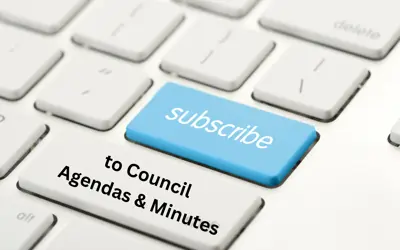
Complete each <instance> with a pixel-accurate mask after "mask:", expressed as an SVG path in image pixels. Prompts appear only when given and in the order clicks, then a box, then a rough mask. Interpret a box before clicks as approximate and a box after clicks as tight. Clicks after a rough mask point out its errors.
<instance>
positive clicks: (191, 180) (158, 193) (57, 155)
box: [19, 131, 263, 250]
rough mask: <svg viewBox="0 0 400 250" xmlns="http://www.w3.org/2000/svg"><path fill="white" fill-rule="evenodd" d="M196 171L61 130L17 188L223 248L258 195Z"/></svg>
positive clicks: (199, 245)
mask: <svg viewBox="0 0 400 250" xmlns="http://www.w3.org/2000/svg"><path fill="white" fill-rule="evenodd" d="M49 155H51V157H49ZM203 170H204V169H200V168H198V167H196V166H195V165H191V164H190V163H187V162H184V161H176V159H173V158H171V156H166V155H163V154H160V153H157V152H155V151H152V150H148V149H145V148H144V147H142V146H139V145H133V144H131V145H125V147H121V146H118V145H115V144H110V143H107V142H105V141H104V140H99V139H96V138H95V137H94V136H89V135H85V133H79V134H77V133H76V132H67V131H65V132H64V133H63V134H60V135H59V136H58V137H54V139H53V140H52V141H51V142H50V143H49V144H48V147H46V148H45V149H44V151H43V154H41V155H39V156H37V157H35V159H33V162H31V164H30V166H28V167H27V168H26V170H25V171H24V172H23V173H22V174H21V175H20V178H19V185H20V187H21V188H22V189H23V190H26V191H29V192H32V193H35V194H37V195H39V196H41V197H46V198H48V199H50V200H53V201H57V202H61V203H63V204H66V205H68V206H69V207H73V208H75V209H79V210H83V211H85V212H87V213H90V214H92V215H95V216H98V217H100V218H103V219H107V220H108V221H112V222H115V223H118V224H119V225H122V226H125V227H128V228H131V229H136V230H139V231H141V232H144V233H146V234H149V235H152V236H155V237H157V238H160V239H163V240H166V241H169V242H172V243H174V244H176V245H179V246H181V247H184V248H190V249H199V250H215V249H221V250H225V249H226V248H227V247H228V246H229V245H230V244H231V243H232V242H233V241H234V239H235V237H236V236H238V234H239V233H240V232H241V230H242V229H243V228H244V227H245V226H246V225H247V224H248V223H249V222H250V220H251V219H252V218H253V217H254V216H256V214H257V213H258V212H259V211H260V209H261V208H262V205H263V200H262V199H261V198H260V197H259V196H258V195H257V194H255V193H253V192H251V191H250V190H248V189H246V188H245V187H239V186H238V185H237V183H234V182H229V181H228V180H226V179H223V178H221V176H218V175H214V174H215V173H212V172H210V171H203ZM78 173H80V174H78ZM204 180H207V181H206V182H205V181H204ZM139 249H140V248H139Z"/></svg>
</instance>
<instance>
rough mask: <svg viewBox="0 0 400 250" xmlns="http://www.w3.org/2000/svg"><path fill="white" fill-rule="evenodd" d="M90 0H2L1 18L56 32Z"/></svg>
mask: <svg viewBox="0 0 400 250" xmlns="http://www.w3.org/2000/svg"><path fill="white" fill-rule="evenodd" d="M88 1H89V0H35V1H32V0H0V19H2V20H4V21H7V22H10V23H13V24H16V25H19V26H23V27H26V28H29V29H33V30H36V31H40V32H43V33H49V34H51V33H56V32H58V31H59V30H60V29H61V28H62V27H63V26H65V25H66V24H67V23H68V21H70V20H71V18H72V17H73V16H74V15H75V14H76V13H77V12H78V11H79V10H80V9H81V8H82V7H83V6H84V5H85V4H86V3H87V2H88Z"/></svg>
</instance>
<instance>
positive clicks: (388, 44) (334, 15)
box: [0, 0, 400, 61]
mask: <svg viewBox="0 0 400 250" xmlns="http://www.w3.org/2000/svg"><path fill="white" fill-rule="evenodd" d="M87 1H88V0H70V1H65V0H57V1H55V0H39V1H35V3H34V4H33V3H32V2H31V1H30V0H2V1H0V19H3V20H5V21H7V22H11V23H16V24H18V25H21V26H25V27H28V28H31V29H34V30H38V31H41V32H45V33H54V32H57V31H58V30H60V29H61V28H62V27H63V26H64V25H65V24H66V23H67V22H68V21H69V20H70V19H71V18H72V17H73V16H74V15H75V14H76V13H77V12H78V11H79V10H80V9H81V8H82V7H83V6H84V5H85V4H86V3H87ZM176 1H177V2H184V3H188V4H191V5H193V6H197V7H199V8H202V9H207V10H210V11H212V12H216V13H219V14H223V15H227V16H231V17H240V16H243V15H245V14H246V13H247V12H248V11H250V9H251V8H252V7H253V6H254V5H255V4H256V3H257V0H230V1H215V0H176ZM93 5H97V7H96V6H93V12H92V15H91V16H89V17H88V19H87V20H86V21H85V22H84V23H83V24H82V26H81V29H80V30H79V32H77V33H76V35H75V36H74V38H75V40H76V41H77V42H79V43H83V44H89V46H92V47H94V48H98V49H101V50H106V51H107V52H110V53H114V54H115V55H119V56H121V55H123V56H124V57H128V58H129V59H131V60H134V61H140V60H144V59H145V58H146V57H148V56H149V54H150V53H151V51H152V50H154V49H155V48H156V47H157V45H159V43H160V42H161V41H162V40H163V39H165V38H166V37H167V36H168V35H169V34H170V33H171V32H172V30H173V29H174V28H176V26H177V25H178V24H179V23H180V22H181V21H182V20H183V14H182V13H181V11H180V8H178V7H177V6H174V5H172V4H170V3H161V2H154V1H144V0H132V1H127V0H124V1H118V2H115V1H112V0H101V1H94V3H93ZM21 6H24V7H21ZM26 6H29V7H26ZM310 6H312V10H313V11H310V10H311V9H310ZM359 6H363V10H364V11H362V12H361V11H359ZM398 7H400V5H399V3H398V1H396V0H383V1H379V2H369V3H367V4H366V3H365V1H363V0H356V1H352V2H351V3H350V4H349V3H348V1H347V0H336V1H328V2H321V1H319V0H306V1H302V2H301V3H300V2H299V1H297V0H274V1H272V2H271V3H270V4H269V5H268V8H267V10H266V12H265V13H264V14H263V16H262V17H261V18H260V24H261V25H262V26H263V27H265V28H267V29H273V30H277V31H280V32H283V33H288V34H290V35H293V36H297V37H301V38H304V39H307V40H310V41H313V42H316V43H321V44H324V45H327V46H331V47H334V48H337V49H340V50H344V51H347V52H350V53H354V54H358V55H361V56H364V57H368V58H371V59H382V58H384V57H385V56H386V55H387V54H388V53H389V51H390V50H391V48H392V47H393V46H394V45H395V44H396V42H397V40H398V39H399V37H400V24H399V21H400V20H399V17H398V15H397V12H396V9H398ZM371 12H374V13H381V14H382V15H373V16H370V15H366V14H365V13H371ZM108 13H113V15H108ZM105 16H106V17H107V18H104V17H105ZM110 17H112V18H111V19H110ZM93 27H94V28H93ZM136 34H140V35H139V36H137V35H136ZM133 38H135V39H133ZM127 44H129V45H130V46H127Z"/></svg>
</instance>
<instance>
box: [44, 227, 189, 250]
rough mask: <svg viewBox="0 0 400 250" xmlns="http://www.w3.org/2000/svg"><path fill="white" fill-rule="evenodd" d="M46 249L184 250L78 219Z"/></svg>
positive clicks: (115, 228) (133, 233)
mask: <svg viewBox="0 0 400 250" xmlns="http://www.w3.org/2000/svg"><path fill="white" fill-rule="evenodd" d="M46 250H182V249H181V248H178V247H174V246H171V245H168V244H166V243H163V242H161V241H158V240H155V239H152V238H150V237H147V236H144V235H140V234H138V233H135V232H131V231H128V230H126V229H123V228H119V227H115V226H110V225H108V224H105V223H99V222H96V223H93V222H82V221H79V222H78V221H76V222H72V223H70V224H69V225H68V226H66V227H65V228H64V229H63V230H62V231H61V232H60V233H59V234H58V235H57V237H56V238H55V239H53V240H52V242H51V243H50V245H49V246H48V247H47V248H46Z"/></svg>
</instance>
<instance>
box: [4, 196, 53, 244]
mask: <svg viewBox="0 0 400 250" xmlns="http://www.w3.org/2000/svg"><path fill="white" fill-rule="evenodd" d="M0 204H1V206H0V249H4V250H29V249H32V247H33V246H34V245H35V244H36V243H37V242H38V241H39V240H40V238H41V237H42V236H43V235H44V234H45V233H46V232H47V231H48V230H49V229H50V228H51V227H52V225H53V223H55V221H54V216H53V215H52V214H51V213H49V212H48V211H46V210H43V209H41V208H38V207H36V206H32V205H30V204H26V203H25V202H22V201H17V202H15V201H13V200H12V199H7V200H4V199H3V200H0Z"/></svg>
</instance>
